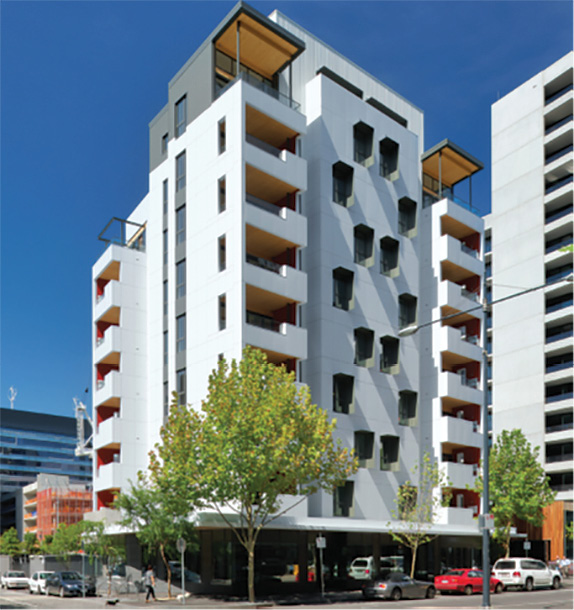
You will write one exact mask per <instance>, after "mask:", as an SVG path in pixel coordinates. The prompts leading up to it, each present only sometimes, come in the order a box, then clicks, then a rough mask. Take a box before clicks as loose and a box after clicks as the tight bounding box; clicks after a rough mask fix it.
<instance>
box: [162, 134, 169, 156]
mask: <svg viewBox="0 0 574 610" xmlns="http://www.w3.org/2000/svg"><path fill="white" fill-rule="evenodd" d="M168 140H169V134H167V133H164V134H163V136H161V154H162V155H166V154H167V142H168Z"/></svg>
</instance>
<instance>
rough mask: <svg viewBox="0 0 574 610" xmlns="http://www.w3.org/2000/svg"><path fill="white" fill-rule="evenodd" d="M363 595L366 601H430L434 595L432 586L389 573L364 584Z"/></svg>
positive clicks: (405, 576) (401, 574) (398, 573)
mask: <svg viewBox="0 0 574 610" xmlns="http://www.w3.org/2000/svg"><path fill="white" fill-rule="evenodd" d="M363 595H364V597H365V598H366V599H372V598H375V597H382V598H383V599H393V600H395V601H398V600H399V599H403V598H405V599H424V598H428V599H432V598H433V597H434V596H435V595H436V589H435V588H434V584H433V583H430V582H423V581H422V580H415V579H414V578H411V577H410V576H407V575H406V574H403V573H402V572H389V573H388V574H386V575H381V577H380V578H377V579H375V580H373V581H370V582H368V583H366V584H365V586H364V587H363Z"/></svg>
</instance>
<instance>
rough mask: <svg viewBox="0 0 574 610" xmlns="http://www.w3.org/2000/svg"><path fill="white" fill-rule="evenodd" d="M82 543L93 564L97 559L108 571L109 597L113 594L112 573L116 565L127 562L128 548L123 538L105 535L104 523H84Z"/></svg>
mask: <svg viewBox="0 0 574 610" xmlns="http://www.w3.org/2000/svg"><path fill="white" fill-rule="evenodd" d="M81 523H82V534H81V542H82V548H83V549H84V553H86V555H87V556H88V558H89V561H90V563H93V561H94V559H95V558H96V557H97V558H98V559H99V560H100V561H101V562H102V565H103V566H104V567H105V569H106V573H107V581H108V595H111V593H112V572H113V568H114V566H115V565H117V564H118V563H120V562H121V561H123V560H125V557H126V548H125V543H124V540H123V538H121V537H120V536H112V535H110V534H106V533H105V525H104V523H103V522H102V521H82V522H81Z"/></svg>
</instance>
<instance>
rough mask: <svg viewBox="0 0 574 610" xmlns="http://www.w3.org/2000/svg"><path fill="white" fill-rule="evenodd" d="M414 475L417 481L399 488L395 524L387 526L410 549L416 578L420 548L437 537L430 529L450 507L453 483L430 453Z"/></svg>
mask: <svg viewBox="0 0 574 610" xmlns="http://www.w3.org/2000/svg"><path fill="white" fill-rule="evenodd" d="M411 472H412V474H413V478H414V479H418V482H417V483H416V484H415V483H413V482H411V481H410V480H409V481H406V482H405V483H404V484H403V485H401V486H400V487H399V489H398V491H397V498H396V501H395V502H396V509H395V510H392V511H391V514H392V516H393V519H395V522H393V523H389V524H388V526H389V533H390V534H391V536H392V538H393V540H395V541H396V542H398V543H399V544H402V545H404V546H406V547H407V548H409V549H410V550H411V554H412V561H411V578H413V577H414V573H415V565H416V561H417V552H418V550H419V547H420V546H422V545H423V544H426V543H427V542H430V541H431V540H433V539H434V538H436V537H437V535H436V534H432V533H431V532H430V529H431V527H432V525H433V523H435V522H436V520H437V518H438V513H439V510H440V508H441V507H443V506H448V505H449V503H450V498H451V492H450V490H449V486H450V482H449V481H448V479H447V477H446V476H445V475H444V473H442V472H441V470H440V469H439V467H438V464H437V463H436V461H434V460H431V458H430V456H429V454H428V453H425V454H424V455H423V458H422V461H421V465H420V468H419V466H418V465H415V466H414V467H413V469H412V470H411ZM417 474H418V476H417Z"/></svg>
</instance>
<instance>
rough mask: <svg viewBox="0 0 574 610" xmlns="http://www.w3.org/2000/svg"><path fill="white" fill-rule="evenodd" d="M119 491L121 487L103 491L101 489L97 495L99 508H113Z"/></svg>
mask: <svg viewBox="0 0 574 610" xmlns="http://www.w3.org/2000/svg"><path fill="white" fill-rule="evenodd" d="M118 493H119V489H104V490H103V491H99V492H98V494H97V496H96V497H97V507H98V510H100V508H113V504H114V502H115V499H116V497H117V496H118Z"/></svg>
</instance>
